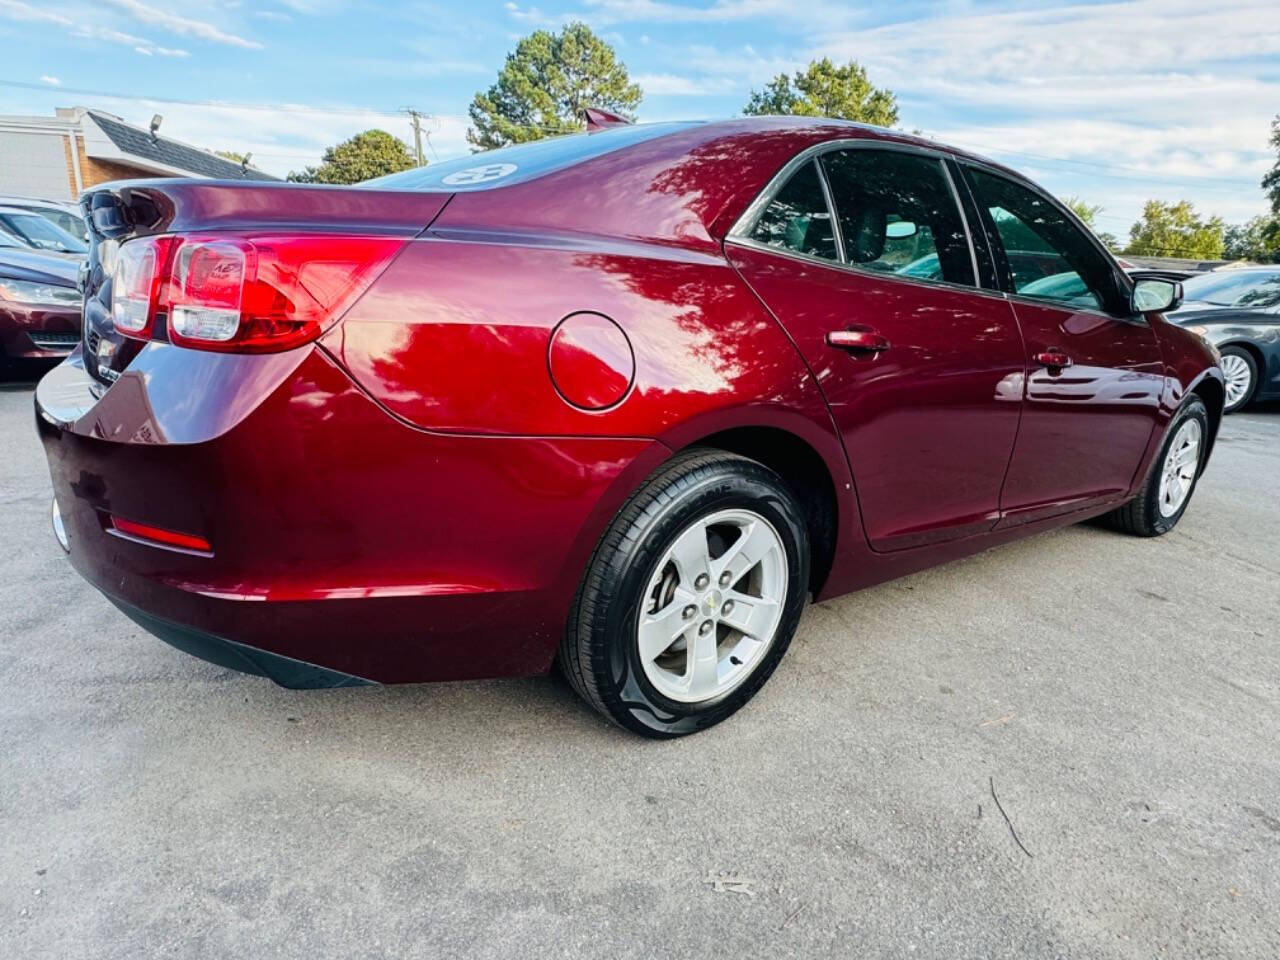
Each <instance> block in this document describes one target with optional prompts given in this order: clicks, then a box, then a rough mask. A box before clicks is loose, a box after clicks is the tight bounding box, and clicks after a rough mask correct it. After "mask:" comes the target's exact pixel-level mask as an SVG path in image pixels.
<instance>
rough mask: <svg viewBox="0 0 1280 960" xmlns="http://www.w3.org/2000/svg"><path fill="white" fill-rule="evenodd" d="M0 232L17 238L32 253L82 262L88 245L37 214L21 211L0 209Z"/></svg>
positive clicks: (14, 208)
mask: <svg viewBox="0 0 1280 960" xmlns="http://www.w3.org/2000/svg"><path fill="white" fill-rule="evenodd" d="M0 230H2V231H4V232H5V233H8V234H9V235H10V236H11V237H15V238H16V239H18V240H20V241H21V242H22V243H24V244H26V245H27V246H28V247H30V248H31V249H32V250H39V251H41V252H43V253H56V254H60V255H62V256H67V257H73V258H76V259H79V260H83V259H84V258H85V256H86V255H87V254H88V253H89V245H88V244H87V243H85V242H84V241H83V240H81V239H80V238H79V237H75V236H72V235H71V234H69V233H67V231H65V230H63V229H62V228H61V227H59V226H58V225H57V224H54V223H51V222H50V221H49V220H48V219H46V218H45V217H42V216H41V215H40V214H38V213H32V212H31V211H30V210H23V209H21V208H19V207H4V206H0Z"/></svg>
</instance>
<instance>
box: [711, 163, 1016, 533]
mask: <svg viewBox="0 0 1280 960" xmlns="http://www.w3.org/2000/svg"><path fill="white" fill-rule="evenodd" d="M726 250H727V252H728V255H729V258H730V260H731V261H732V262H733V264H734V266H735V267H736V268H737V269H738V271H739V272H740V273H741V274H742V276H743V277H744V278H745V279H746V281H747V282H748V283H749V284H750V285H751V286H752V288H753V289H754V290H755V291H756V293H757V294H758V295H759V296H760V298H761V299H762V300H763V301H764V303H765V304H766V305H767V306H768V307H769V308H770V310H771V311H772V312H773V313H774V315H775V316H776V317H777V318H778V319H779V320H780V321H781V322H782V324H783V326H784V327H785V328H786V329H787V331H788V332H789V333H790V335H791V337H792V338H793V339H794V341H795V343H796V345H797V346H798V347H799V349H800V351H801V353H802V354H803V355H804V356H805V358H806V360H807V361H808V363H809V366H810V368H811V369H812V371H813V373H814V375H815V376H816V377H817V380H818V382H819V383H820V384H821V386H822V389H823V391H824V393H825V395H826V399H827V402H828V404H829V405H830V407H831V411H832V414H833V416H834V418H835V421H836V424H837V426H838V428H839V430H840V432H841V434H842V436H843V439H844V443H845V447H846V449H847V451H848V455H849V460H850V463H851V465H852V468H853V474H854V479H855V482H856V484H857V495H858V501H859V504H860V507H861V511H862V522H863V527H864V529H865V531H866V535H867V538H868V540H869V541H870V543H871V546H872V547H873V548H874V549H876V550H881V551H892V550H899V549H904V548H909V547H914V546H919V545H922V544H926V543H931V542H938V541H943V540H950V539H954V538H956V537H962V536H966V535H969V534H973V533H978V532H982V531H986V530H989V529H991V527H992V526H994V524H995V523H996V521H997V520H998V518H999V506H1000V487H1001V483H1002V481H1003V479H1004V473H1005V469H1006V468H1007V466H1008V463H1009V456H1010V453H1011V451H1012V449H1013V443H1014V436H1015V434H1016V432H1017V428H1018V415H1019V408H1020V405H1021V400H1022V376H1023V367H1024V358H1023V350H1022V341H1021V338H1020V336H1019V333H1018V328H1017V323H1016V321H1015V319H1014V317H1013V313H1012V310H1011V309H1010V306H1009V304H1008V302H1007V301H1006V300H1005V298H1004V297H1003V295H1002V294H1000V293H999V292H995V291H982V290H980V289H979V288H978V286H977V283H976V280H975V272H976V266H975V260H974V253H973V249H972V247H971V244H970V241H969V237H968V234H967V231H966V224H965V221H964V216H963V214H962V212H961V209H960V206H959V204H958V200H957V194H956V191H955V189H954V185H953V183H952V181H951V177H950V174H949V172H948V170H947V168H946V167H945V166H944V164H943V161H942V158H941V157H940V156H939V155H937V154H934V153H932V152H930V151H928V150H923V149H920V150H917V149H894V148H893V147H892V146H890V145H883V144H876V143H874V142H870V141H845V142H842V143H841V144H838V145H829V146H825V147H823V148H819V149H817V150H810V151H806V153H804V154H802V155H801V156H799V157H797V158H796V159H795V160H793V161H792V162H791V163H790V164H789V165H788V166H787V167H786V168H785V169H784V170H783V171H782V172H781V173H780V174H779V176H778V177H777V178H775V180H774V182H773V183H772V184H771V185H770V187H769V188H767V189H766V191H765V193H764V194H763V195H762V196H761V197H760V198H758V200H757V201H756V203H754V204H753V205H752V207H751V208H750V209H749V210H748V211H747V213H746V214H744V216H743V219H742V220H741V221H740V222H739V223H738V224H737V225H736V226H735V228H734V229H733V230H732V231H731V232H730V236H729V238H728V240H727V243H726Z"/></svg>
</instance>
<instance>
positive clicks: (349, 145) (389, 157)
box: [289, 130, 417, 183]
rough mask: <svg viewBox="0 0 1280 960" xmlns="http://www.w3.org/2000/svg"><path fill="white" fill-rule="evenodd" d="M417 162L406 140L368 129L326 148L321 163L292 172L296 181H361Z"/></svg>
mask: <svg viewBox="0 0 1280 960" xmlns="http://www.w3.org/2000/svg"><path fill="white" fill-rule="evenodd" d="M413 166H417V163H416V162H415V161H414V158H413V154H411V153H410V152H409V148H408V147H407V146H406V145H405V143H404V141H402V140H400V139H399V138H398V137H393V136H392V135H391V134H389V133H387V131H385V130H366V131H365V132H364V133H357V134H356V135H355V136H354V137H352V138H351V139H350V140H344V141H342V143H339V144H338V145H337V146H333V147H329V149H327V150H325V152H324V159H323V161H321V163H320V166H318V167H307V168H306V169H304V170H295V171H293V172H292V173H290V174H289V180H290V181H291V182H293V183H360V182H361V181H362V180H369V179H371V178H373V177H381V176H384V175H386V174H388V173H397V172H399V171H401V170H408V169H409V168H410V167H413Z"/></svg>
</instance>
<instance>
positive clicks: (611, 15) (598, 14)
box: [586, 0, 811, 23]
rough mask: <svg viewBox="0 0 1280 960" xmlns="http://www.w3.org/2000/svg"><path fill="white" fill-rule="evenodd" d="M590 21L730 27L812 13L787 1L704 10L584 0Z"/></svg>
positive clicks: (721, 4)
mask: <svg viewBox="0 0 1280 960" xmlns="http://www.w3.org/2000/svg"><path fill="white" fill-rule="evenodd" d="M586 5H587V7H588V8H589V10H590V11H591V19H592V20H593V21H595V22H597V23H618V22H628V21H641V22H644V23H730V22H735V21H742V20H758V19H765V18H789V19H791V20H793V21H794V20H795V18H796V17H797V15H799V16H801V17H804V18H808V17H809V16H810V13H811V11H810V10H809V9H805V10H803V11H798V10H797V8H796V4H795V3H793V2H788V0H715V2H714V3H712V4H710V5H709V6H705V7H695V6H685V5H683V4H676V3H667V2H664V0H586Z"/></svg>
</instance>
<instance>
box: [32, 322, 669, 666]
mask: <svg viewBox="0 0 1280 960" xmlns="http://www.w3.org/2000/svg"><path fill="white" fill-rule="evenodd" d="M36 421H37V427H38V430H39V432H40V436H41V440H42V442H43V444H44V447H45V451H46V454H47V456H48V460H49V466H50V472H51V475H52V479H53V487H54V495H55V498H56V500H57V503H58V507H59V513H60V515H61V520H62V524H63V528H64V530H65V533H66V538H67V549H68V554H69V557H70V560H71V562H72V564H73V565H74V567H75V568H76V570H77V571H79V572H80V574H81V575H82V576H84V577H85V579H87V580H88V581H89V582H90V583H91V584H93V585H94V586H95V587H97V588H98V589H99V590H101V591H102V592H103V593H104V594H106V595H107V596H108V597H109V598H110V599H111V600H112V601H113V602H114V603H116V605H117V606H119V607H120V608H121V609H122V610H124V611H125V612H126V613H127V614H128V615H129V616H130V617H132V618H133V619H134V620H135V621H137V622H138V623H140V624H142V625H143V626H144V627H145V628H146V629H148V630H149V631H151V632H152V633H155V634H156V635H157V636H160V637H161V638H162V639H165V640H167V641H168V642H170V643H173V644H174V645H175V646H179V647H181V648H182V649H187V650H189V651H190V652H193V653H196V654H197V655H199V656H203V657H204V658H205V659H210V660H213V661H214V662H217V663H222V664H223V665H225V666H231V667H236V668H237V669H242V670H247V671H248V672H253V673H260V674H263V675H266V676H269V677H271V678H272V679H275V680H277V681H278V682H281V683H283V684H285V685H288V686H299V685H301V686H327V685H334V684H335V683H339V684H346V683H356V682H376V683H397V682H419V681H426V680H449V679H464V678H474V677H487V676H506V675H518V674H530V673H538V672H543V671H545V670H546V669H547V668H548V667H549V666H550V662H551V659H552V657H553V655H554V652H555V649H556V646H557V644H558V642H559V639H560V635H561V632H562V630H563V626H564V621H565V617H566V615H567V611H568V607H569V604H570V602H571V599H572V596H573V592H574V589H575V588H576V585H577V581H578V578H579V577H580V576H581V573H582V570H583V569H584V568H585V565H586V562H587V560H588V558H589V556H590V552H591V550H592V549H593V548H594V546H595V543H596V541H597V540H598V537H599V535H600V532H601V531H602V530H603V528H604V525H605V524H607V522H608V520H609V518H611V517H612V516H613V514H614V512H616V510H617V509H618V508H619V507H620V505H621V503H622V501H623V500H624V499H625V497H626V495H627V494H628V493H629V491H630V490H631V489H634V487H635V485H637V484H638V483H639V480H640V478H642V477H643V476H644V475H646V474H647V473H649V472H650V471H651V470H652V469H653V468H654V467H655V466H656V465H657V464H658V463H660V462H661V460H662V459H664V458H665V456H666V455H667V451H666V448H665V447H662V445H661V444H658V443H656V442H654V441H649V440H641V439H593V438H538V437H509V436H444V435H440V434H435V433H431V432H428V431H424V430H421V429H418V428H414V427H411V426H408V425H406V424H404V423H403V422H401V421H400V420H398V419H396V418H394V417H392V416H391V415H389V414H388V413H387V412H386V411H385V410H384V409H383V408H381V407H380V406H378V405H377V404H375V403H374V402H373V401H372V400H370V399H369V398H368V397H367V396H366V395H365V394H364V393H363V392H362V391H360V390H359V389H358V388H357V387H356V386H355V385H354V384H353V383H352V381H351V380H350V378H349V377H348V376H347V374H346V373H345V372H344V371H343V370H342V369H341V368H340V367H339V366H338V365H337V364H336V362H335V361H334V360H333V359H332V358H331V357H330V356H329V355H328V354H327V353H325V352H324V351H323V350H321V349H318V348H313V347H306V348H302V349H301V350H298V351H293V352H291V353H288V354H272V355H265V356H236V355H229V354H206V353H202V352H199V351H191V350H182V349H180V348H176V347H172V346H170V345H167V344H149V345H148V346H147V347H146V348H145V349H144V350H143V352H142V353H141V354H139V356H138V357H137V358H136V359H135V360H134V361H133V363H131V365H130V367H129V369H128V370H126V371H125V373H124V374H123V375H122V376H121V378H120V380H119V381H117V382H116V383H114V384H113V385H111V386H110V387H109V388H107V387H104V386H103V385H102V384H100V383H97V382H96V381H94V380H92V378H90V377H89V375H88V373H87V372H86V371H85V370H84V367H83V359H82V354H81V351H80V350H78V349H77V350H76V351H75V352H74V353H73V354H72V356H71V357H70V358H68V359H67V361H65V362H64V363H63V364H61V365H60V366H59V367H57V368H56V369H55V370H53V371H51V372H50V373H49V374H48V375H47V376H46V377H45V378H44V379H43V380H42V381H41V383H40V384H39V386H38V388H37V392H36ZM112 518H119V519H123V520H126V521H133V522H135V523H142V524H147V525H150V526H153V527H156V528H160V529H162V530H166V531H179V532H182V533H183V534H187V535H191V536H194V537H198V538H202V539H204V540H205V541H207V543H208V545H209V549H208V550H207V551H193V550H184V549H179V548H172V547H166V546H163V545H158V544H155V543H148V542H143V541H140V540H138V539H135V538H130V537H126V536H124V535H122V534H121V531H120V530H117V529H113V519H112Z"/></svg>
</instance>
